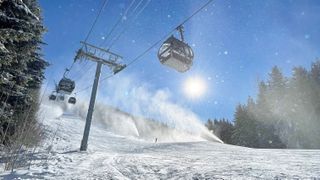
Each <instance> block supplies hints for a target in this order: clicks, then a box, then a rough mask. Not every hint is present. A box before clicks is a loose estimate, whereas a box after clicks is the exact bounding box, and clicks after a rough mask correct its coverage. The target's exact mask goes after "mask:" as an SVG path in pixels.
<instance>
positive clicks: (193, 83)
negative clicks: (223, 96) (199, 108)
mask: <svg viewBox="0 0 320 180" xmlns="http://www.w3.org/2000/svg"><path fill="white" fill-rule="evenodd" d="M183 90H184V93H185V95H186V96H187V97H189V98H191V99H198V98H200V97H202V96H203V95H204V94H205V92H206V90H207V84H206V82H205V80H204V79H202V78H201V77H189V78H187V79H186V80H185V81H184V84H183Z"/></svg>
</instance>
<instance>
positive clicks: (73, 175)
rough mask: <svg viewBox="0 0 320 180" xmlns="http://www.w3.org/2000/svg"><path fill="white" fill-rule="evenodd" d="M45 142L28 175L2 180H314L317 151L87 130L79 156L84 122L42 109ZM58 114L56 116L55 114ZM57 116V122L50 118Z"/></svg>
mask: <svg viewBox="0 0 320 180" xmlns="http://www.w3.org/2000/svg"><path fill="white" fill-rule="evenodd" d="M44 111H45V112H44V113H43V114H45V116H46V119H44V121H43V123H44V124H45V125H46V127H47V129H48V134H47V136H48V139H47V140H46V141H45V142H44V144H43V147H41V148H39V149H38V150H37V151H36V152H35V153H34V154H33V155H32V157H33V161H32V165H31V167H30V170H28V171H27V170H24V169H21V170H17V171H15V172H14V173H12V174H10V173H9V172H4V173H2V174H0V178H3V179H13V178H22V179H42V178H45V179H257V178H263V179H274V178H275V179H295V178H296V179H317V178H320V150H284V149H281V150H278V149H273V150H267V149H250V148H243V147H237V146H231V145H226V144H221V143H215V142H208V141H199V142H195V141H193V142H174V143H152V142H147V141H143V140H138V139H137V138H135V137H125V136H119V135H115V134H113V133H110V132H109V131H107V130H106V129H105V128H103V126H100V125H99V124H93V126H92V128H91V134H90V139H89V146H88V147H89V150H88V152H79V151H78V149H79V146H80V141H81V138H82V133H83V127H84V121H82V120H80V119H79V118H76V117H73V116H63V115H62V116H61V114H62V112H60V110H57V109H52V108H50V107H46V108H45V110H44ZM57 111H59V112H57ZM57 114H59V117H56V116H57Z"/></svg>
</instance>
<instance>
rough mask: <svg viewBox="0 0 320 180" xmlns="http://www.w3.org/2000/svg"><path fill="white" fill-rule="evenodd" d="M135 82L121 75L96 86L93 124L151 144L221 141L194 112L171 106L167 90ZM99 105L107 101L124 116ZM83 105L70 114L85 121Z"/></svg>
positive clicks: (180, 106)
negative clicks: (97, 87)
mask: <svg viewBox="0 0 320 180" xmlns="http://www.w3.org/2000/svg"><path fill="white" fill-rule="evenodd" d="M135 79H138V78H134V76H132V75H130V76H126V75H124V74H121V75H119V76H116V77H115V78H111V79H110V80H108V81H106V82H103V83H101V84H100V91H99V92H100V93H99V96H98V98H97V102H98V103H96V106H95V111H94V121H95V122H96V123H101V124H103V125H105V127H106V128H107V129H108V130H110V131H112V132H114V133H117V134H121V135H125V136H133V137H139V138H143V139H146V140H152V141H153V140H154V139H155V138H158V141H160V142H163V141H166V142H168V141H199V140H210V141H215V142H222V141H221V140H220V139H219V138H217V137H216V136H214V135H213V134H212V133H211V132H209V131H208V130H207V128H206V127H205V126H204V125H203V123H201V121H200V120H199V118H198V117H197V115H196V114H195V113H193V112H192V111H191V110H189V109H187V108H185V107H183V106H182V105H179V104H178V103H174V102H173V101H172V100H171V93H170V91H169V90H168V89H160V90H153V89H152V88H151V87H150V85H148V84H143V83H141V82H139V81H138V80H135ZM83 83H84V82H83ZM84 98H85V97H84ZM84 98H82V99H84ZM79 99H81V98H79ZM101 102H108V104H110V105H111V106H113V107H120V108H121V109H122V110H124V111H126V112H128V113H124V112H122V111H120V110H118V109H115V108H111V107H110V106H106V105H104V104H103V103H101ZM85 104H86V103H78V104H77V105H76V106H75V108H73V112H76V114H78V115H80V116H81V117H83V118H85V115H86V111H87V105H85ZM129 113H130V114H132V115H134V116H132V115H130V114H129ZM142 117H143V118H142ZM146 117H147V118H148V119H146Z"/></svg>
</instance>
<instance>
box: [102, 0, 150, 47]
mask: <svg viewBox="0 0 320 180" xmlns="http://www.w3.org/2000/svg"><path fill="white" fill-rule="evenodd" d="M150 1H151V0H148V1H147V2H146V3H145V4H144V5H143V7H142V8H141V10H140V11H139V12H138V13H137V14H136V15H135V17H134V18H133V19H132V20H131V21H130V22H129V23H128V24H127V26H125V27H124V29H123V30H122V31H121V33H120V34H119V35H118V36H117V37H116V38H115V39H114V40H113V42H112V43H111V44H110V45H109V47H108V49H111V48H112V47H113V45H114V44H115V43H116V42H117V41H118V40H119V39H120V37H121V36H122V35H123V34H124V33H125V32H126V31H127V30H128V29H129V27H130V26H131V24H132V23H133V22H134V21H135V20H136V19H137V18H138V17H139V15H140V14H141V13H142V12H143V11H144V10H145V8H146V7H147V6H148V5H149V3H150Z"/></svg>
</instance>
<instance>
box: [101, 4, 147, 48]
mask: <svg viewBox="0 0 320 180" xmlns="http://www.w3.org/2000/svg"><path fill="white" fill-rule="evenodd" d="M143 1H144V0H140V1H139V2H138V4H137V5H136V6H135V7H134V9H133V10H132V11H131V12H129V13H128V14H129V15H128V16H135V15H134V13H135V12H136V11H137V8H138V7H139V6H140V5H141V4H142V2H143ZM135 17H136V16H135ZM127 19H128V18H127ZM131 21H132V19H130V20H129V22H128V23H127V24H124V28H123V29H122V30H121V32H120V33H119V34H118V35H117V36H116V37H115V38H113V39H111V40H110V42H109V44H110V45H108V44H106V47H107V49H111V47H112V46H113V44H114V43H115V42H116V41H117V40H118V39H119V38H120V37H121V35H122V34H123V33H124V32H125V31H126V29H127V27H128V26H129V24H131ZM132 22H133V21H132Z"/></svg>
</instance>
